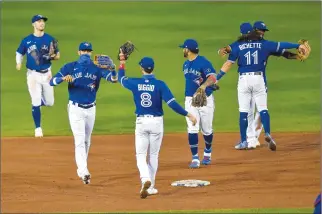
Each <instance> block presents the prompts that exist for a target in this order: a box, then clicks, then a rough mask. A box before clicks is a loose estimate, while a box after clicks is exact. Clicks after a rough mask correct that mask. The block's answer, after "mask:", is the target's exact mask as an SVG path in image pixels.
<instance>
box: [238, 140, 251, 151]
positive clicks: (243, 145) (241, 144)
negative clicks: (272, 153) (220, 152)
mask: <svg viewBox="0 0 322 214" xmlns="http://www.w3.org/2000/svg"><path fill="white" fill-rule="evenodd" d="M235 149H237V150H245V149H248V142H247V141H243V142H239V143H238V144H237V145H236V146H235Z"/></svg>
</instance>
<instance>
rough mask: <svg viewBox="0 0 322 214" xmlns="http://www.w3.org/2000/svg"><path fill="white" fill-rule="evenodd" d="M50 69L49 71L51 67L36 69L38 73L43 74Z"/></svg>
mask: <svg viewBox="0 0 322 214" xmlns="http://www.w3.org/2000/svg"><path fill="white" fill-rule="evenodd" d="M48 71H49V69H45V70H36V72H38V73H42V74H44V73H47V72H48Z"/></svg>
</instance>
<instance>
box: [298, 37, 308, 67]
mask: <svg viewBox="0 0 322 214" xmlns="http://www.w3.org/2000/svg"><path fill="white" fill-rule="evenodd" d="M298 43H299V44H300V47H299V48H298V49H297V59H298V60H300V61H302V62H303V61H305V60H306V59H307V58H308V57H309V56H310V53H311V46H310V45H309V42H308V41H307V40H306V39H300V40H299V41H298Z"/></svg>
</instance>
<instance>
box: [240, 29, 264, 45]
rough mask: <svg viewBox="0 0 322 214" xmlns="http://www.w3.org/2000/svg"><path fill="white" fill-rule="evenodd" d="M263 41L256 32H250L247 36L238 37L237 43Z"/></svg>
mask: <svg viewBox="0 0 322 214" xmlns="http://www.w3.org/2000/svg"><path fill="white" fill-rule="evenodd" d="M261 39H263V37H262V35H261V34H260V33H259V32H257V31H255V30H254V31H251V32H250V33H248V34H243V35H241V36H239V37H238V39H237V41H238V42H247V41H258V40H261Z"/></svg>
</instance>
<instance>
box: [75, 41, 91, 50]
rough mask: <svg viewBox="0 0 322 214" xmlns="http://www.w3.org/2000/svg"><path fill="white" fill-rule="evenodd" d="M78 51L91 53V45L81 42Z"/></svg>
mask: <svg viewBox="0 0 322 214" xmlns="http://www.w3.org/2000/svg"><path fill="white" fill-rule="evenodd" d="M78 50H80V51H83V50H90V51H93V48H92V44H91V43H90V42H82V43H80V44H79V48H78Z"/></svg>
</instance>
